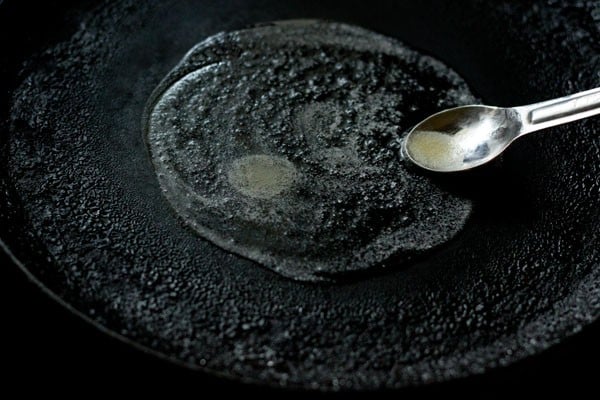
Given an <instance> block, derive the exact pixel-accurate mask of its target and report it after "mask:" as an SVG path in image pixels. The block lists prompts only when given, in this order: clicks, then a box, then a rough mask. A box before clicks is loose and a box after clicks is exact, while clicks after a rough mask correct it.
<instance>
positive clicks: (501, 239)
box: [0, 0, 600, 390]
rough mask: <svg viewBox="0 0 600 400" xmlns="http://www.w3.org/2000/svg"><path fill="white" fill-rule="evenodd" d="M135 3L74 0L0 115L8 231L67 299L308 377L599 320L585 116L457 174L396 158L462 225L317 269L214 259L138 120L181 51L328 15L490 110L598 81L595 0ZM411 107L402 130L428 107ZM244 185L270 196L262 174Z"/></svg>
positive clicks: (176, 355) (594, 138) (595, 162)
mask: <svg viewBox="0 0 600 400" xmlns="http://www.w3.org/2000/svg"><path fill="white" fill-rule="evenodd" d="M138 3H139V2H133V1H112V2H107V3H100V4H99V5H98V6H96V7H86V8H85V9H82V10H80V11H78V12H72V13H71V14H70V15H71V18H72V19H73V20H74V22H73V21H71V25H70V26H71V28H72V29H70V30H67V31H66V32H62V33H61V34H60V35H57V37H56V38H52V39H53V40H51V41H50V43H49V44H48V45H47V46H46V47H47V49H46V50H42V51H40V52H39V53H36V54H27V55H25V57H24V60H22V61H23V62H24V64H23V66H22V68H21V72H20V73H19V74H18V75H17V76H14V77H11V80H12V81H11V82H9V85H10V86H11V87H10V89H11V97H10V101H9V102H8V106H7V107H6V109H3V110H2V116H3V120H2V125H0V128H1V129H2V135H1V136H0V138H1V141H0V145H1V148H0V150H1V158H0V161H1V163H2V168H0V238H1V239H2V241H3V242H4V243H5V244H6V246H7V247H8V248H10V249H11V251H12V253H13V254H14V255H15V256H16V257H17V258H18V259H19V260H20V261H21V263H22V264H23V266H24V267H25V268H26V269H27V271H29V272H30V273H31V274H32V275H33V276H34V277H35V278H36V279H37V280H39V281H40V282H41V283H42V284H43V285H44V286H45V287H47V288H48V289H50V290H51V291H52V292H53V293H55V294H56V295H57V296H58V297H59V298H61V299H62V300H64V301H65V302H66V303H68V304H70V305H71V306H72V307H73V308H74V309H76V310H78V311H79V312H80V313H82V314H84V315H85V316H87V317H89V318H90V319H91V320H93V321H94V322H95V323H97V324H99V325H101V326H103V327H105V328H107V329H108V330H110V331H112V332H115V333H116V334H118V335H120V336H121V337H123V338H126V339H129V340H131V341H133V342H135V343H137V344H139V345H141V346H143V347H145V348H147V349H150V350H152V351H154V352H157V353H160V354H162V355H165V356H167V357H169V358H170V359H172V360H175V361H177V362H181V363H185V364H186V365H188V366H190V367H192V368H198V369H200V370H202V371H206V372H211V373H217V374H221V375H224V376H226V377H229V378H231V379H235V380H245V381H252V382H261V383H265V384H268V385H273V386H284V387H302V388H315V389H321V390H340V389H351V390H358V389H375V388H398V387H403V386H407V385H411V384H425V383H431V382H437V381H444V380H448V379H452V378H457V377H461V376H466V375H471V374H475V373H480V372H483V371H486V370H488V369H490V368H493V367H497V366H500V365H506V364H509V363H512V362H514V361H516V360H519V359H522V358H523V357H526V356H529V355H533V354H535V353H538V352H540V351H542V350H543V349H545V348H547V347H548V346H550V345H552V344H554V343H556V342H558V341H560V340H561V339H563V338H565V337H567V336H569V335H570V334H572V333H574V332H576V331H578V330H579V329H581V327H582V326H584V325H586V324H588V323H590V322H592V321H594V320H595V319H596V318H597V317H598V315H599V314H600V266H599V264H600V254H599V251H600V232H599V231H600V230H599V229H598V227H599V223H600V211H599V210H600V181H599V177H600V132H599V130H600V129H599V128H600V123H599V121H598V119H597V118H596V119H589V120H586V121H581V122H578V123H575V124H572V125H569V126H564V127H560V128H555V129H551V130H548V131H547V132H546V133H545V134H543V135H532V136H530V137H526V138H524V139H523V140H521V141H520V142H519V143H517V144H515V145H514V146H513V147H512V148H511V149H510V150H509V151H508V152H507V153H506V154H505V156H504V157H503V158H502V159H501V160H499V161H498V162H497V163H495V164H493V165H491V166H489V167H485V168H484V169H480V170H478V171H474V172H473V173H469V174H466V175H462V176H443V177H439V176H434V175H429V174H423V173H421V172H420V171H418V170H417V169H415V168H411V167H410V166H408V165H405V164H403V166H402V168H403V171H404V172H403V173H405V174H407V175H409V176H414V178H412V179H415V180H418V181H419V182H422V185H424V187H429V188H432V189H431V190H434V191H436V192H439V193H446V196H448V198H452V199H460V204H467V205H468V207H469V208H468V210H469V212H470V216H469V217H468V219H467V220H466V222H465V223H464V227H462V229H459V230H460V232H458V233H456V234H455V235H453V236H454V237H453V238H452V240H447V241H446V243H444V245H442V246H438V247H437V248H436V249H434V250H432V251H430V252H428V253H424V254H420V255H419V256H417V257H415V258H413V259H412V261H410V262H409V263H408V264H407V263H406V260H404V259H402V260H394V259H393V258H391V259H388V260H387V261H386V262H385V263H383V264H381V265H379V268H375V269H371V270H367V271H362V272H360V273H352V274H349V275H347V276H341V277H339V276H336V279H335V282H328V283H318V284H317V283H306V282H298V281H295V280H292V279H289V278H286V277H283V276H281V275H280V274H278V273H276V272H273V271H271V270H270V269H268V268H264V267H263V266H260V265H259V264H257V263H256V262H254V261H251V260H249V259H246V258H243V257H241V256H239V255H235V254H233V253H230V252H227V251H225V250H223V249H222V247H219V246H217V245H215V244H213V243H212V242H210V241H207V240H205V239H203V238H202V237H200V236H199V235H198V234H197V233H196V232H195V231H194V230H193V229H191V228H190V227H189V226H188V225H186V224H185V223H183V221H182V220H181V218H180V217H179V216H178V214H177V212H175V211H174V210H173V204H172V201H170V200H169V199H168V196H167V197H166V196H165V194H164V193H163V191H161V187H160V184H159V179H158V178H157V175H156V172H155V167H156V165H155V164H156V163H154V165H153V162H152V153H151V152H149V151H148V148H147V141H146V140H145V138H144V134H143V129H142V128H143V124H144V123H145V119H144V118H143V116H144V110H145V107H146V105H147V101H148V99H149V98H150V97H151V94H152V93H153V91H154V89H155V88H156V87H157V86H158V85H159V83H160V82H161V81H162V80H163V78H164V77H165V76H166V75H167V74H168V73H169V71H172V70H173V68H174V67H175V66H176V64H177V63H178V62H179V61H180V60H182V58H183V57H184V55H185V54H186V52H187V51H188V50H189V49H191V48H192V47H193V46H194V45H195V44H197V43H199V42H201V41H202V40H204V39H206V38H207V37H209V36H212V35H215V34H216V33H218V32H220V31H236V30H240V29H243V28H244V27H247V26H249V25H252V24H255V23H258V22H266V21H273V20H287V19H298V18H318V19H325V20H327V19H329V20H335V21H339V22H342V23H347V24H352V25H356V26H360V27H363V28H366V29H369V30H371V31H375V32H378V33H381V34H384V35H385V36H388V37H390V38H395V39H398V40H401V41H402V42H403V43H405V44H406V45H408V46H410V47H411V48H412V49H416V50H410V51H417V52H420V53H423V54H427V55H430V56H432V57H434V58H435V59H437V60H440V61H441V62H442V63H444V64H445V65H446V66H448V67H449V68H451V69H452V70H453V71H455V72H456V74H458V75H457V77H458V76H460V79H462V80H464V82H466V84H467V85H468V88H469V89H470V91H471V92H472V93H473V95H474V96H476V97H477V98H480V99H481V100H482V101H483V102H485V103H488V104H497V105H519V104H526V103H531V102H534V101H541V100H544V99H547V98H552V97H557V96H560V95H565V94H568V93H570V92H575V91H578V90H584V89H588V88H591V87H595V86H599V85H600V75H599V70H600V27H599V25H600V3H599V2H598V1H587V2H586V1H581V2H564V3H563V2H556V1H546V2H539V1H536V2H528V1H522V2H518V3H517V2H508V1H507V2H501V1H499V2H489V1H469V2H464V4H463V3H461V7H460V9H459V8H453V6H452V2H442V1H433V0H425V1H420V2H402V4H399V2H392V1H390V2H379V1H369V2H347V1H346V2H323V1H319V2H316V1H315V2H310V1H308V2H307V1H289V2H288V1H286V2H279V1H240V2H235V1H222V2H208V1H207V2H202V1H190V2H180V1H163V2H152V3H150V2H148V3H147V4H143V5H142V4H138ZM404 3H406V4H404ZM417 3H418V4H417ZM361 32H362V31H361ZM402 46H404V45H402ZM15 62H16V61H15ZM19 62H21V61H19ZM444 68H446V67H444ZM190 72H191V71H190ZM457 77H456V78H453V79H459V78H457ZM432 82H433V83H432V86H435V84H436V81H432ZM425 83H427V82H425ZM438 83H439V82H438ZM421 84H423V83H421ZM435 89H436V88H435V87H434V89H433V90H435ZM443 89H447V87H446V88H443ZM465 90H466V89H465ZM215 103H216V102H215ZM441 105H444V104H443V103H440V105H439V106H441ZM407 106H408V105H406V104H404V105H401V106H399V107H398V108H399V111H400V112H402V111H404V114H403V115H404V117H403V118H400V119H399V121H398V124H397V125H398V128H397V129H396V130H395V131H394V135H396V134H400V133H401V132H402V131H403V129H408V127H410V126H411V125H412V124H414V123H415V122H418V121H419V120H420V119H422V118H424V117H426V116H427V115H428V114H429V113H432V112H434V111H437V110H436V105H434V104H432V103H426V104H419V105H418V107H417V108H416V109H415V112H413V113H410V112H406V109H405V108H403V107H407ZM336 107H337V105H336ZM349 108H352V107H349ZM382 109H383V110H384V111H385V107H382ZM309 111H310V110H309ZM265 115H267V114H265ZM386 118H387V117H386ZM267 122H268V121H267ZM311 123H315V121H312V120H311ZM392 142H393V141H392ZM389 143H390V142H386V145H387V144H389ZM211 146H212V143H211ZM271 146H272V144H271ZM392 147H393V146H392ZM372 151H373V150H369V151H367V152H366V153H365V154H367V155H369V154H374V153H372ZM269 154H270V155H273V154H272V153H269ZM276 155H277V156H278V157H279V156H281V154H276ZM249 156H252V155H251V154H243V155H242V158H241V159H239V158H238V159H237V160H238V161H236V163H234V164H232V165H233V166H234V167H233V168H234V169H233V171H234V172H231V173H230V174H229V175H228V179H229V183H230V184H232V185H235V184H237V183H236V182H247V180H246V181H244V180H243V179H242V180H241V181H240V180H239V179H238V178H239V176H240V175H239V171H245V170H244V168H246V165H247V163H248V162H256V161H257V160H259V161H260V162H263V161H264V159H262V158H258V159H257V158H250V159H248V158H244V157H249ZM253 157H254V156H253ZM261 160H262V161H261ZM269 160H270V161H269V162H276V163H279V164H277V165H279V166H280V167H281V168H279V170H280V172H281V171H283V172H281V174H283V175H281V174H280V175H278V176H279V178H277V179H280V180H281V181H282V182H284V183H285V185H283V186H282V187H283V189H277V190H281V192H282V193H283V191H284V190H288V188H290V187H292V186H293V184H294V182H296V180H295V179H296V175H294V172H293V167H290V166H289V165H288V164H286V162H287V161H281V160H279V159H277V160H276V161H273V160H272V159H269ZM278 160H279V161H278ZM399 162H402V161H399ZM245 163H246V164H245ZM236 168H237V169H236ZM236 171H237V172H236ZM290 171H292V172H290ZM236 174H238V175H236ZM242 175H243V174H242ZM281 176H283V177H284V178H281ZM236 179H237V180H236ZM231 182H233V183H231ZM386 182H387V181H386ZM163 189H164V188H163ZM244 190H246V189H244ZM248 190H250V189H248ZM253 190H254V189H253ZM246 193H253V194H255V195H256V196H255V197H256V198H259V199H262V200H264V196H267V194H269V193H272V188H270V187H266V188H265V187H262V188H260V190H259V191H254V192H246ZM265 193H267V194H265ZM278 193H279V192H278ZM261 196H262V197H261ZM269 196H270V195H269ZM267 197H268V196H267ZM262 200H261V201H262ZM257 201H258V200H257ZM374 226H381V225H380V224H379V225H377V224H375V225H374ZM461 226H462V225H461ZM345 245H346V244H345ZM400 261H403V262H402V263H400ZM342 275H343V274H342Z"/></svg>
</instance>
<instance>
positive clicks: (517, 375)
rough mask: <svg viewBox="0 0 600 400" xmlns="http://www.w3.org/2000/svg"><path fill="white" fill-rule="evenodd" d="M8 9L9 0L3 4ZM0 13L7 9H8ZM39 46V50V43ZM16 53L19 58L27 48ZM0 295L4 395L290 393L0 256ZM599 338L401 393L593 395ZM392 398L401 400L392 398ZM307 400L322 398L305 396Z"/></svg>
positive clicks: (599, 370)
mask: <svg viewBox="0 0 600 400" xmlns="http://www.w3.org/2000/svg"><path fill="white" fill-rule="evenodd" d="M32 3H33V2H32ZM52 3H54V2H52V1H49V2H44V3H40V4H35V3H34V4H35V5H33V4H32V6H33V7H38V6H41V7H43V8H44V9H45V11H44V12H40V13H36V15H38V16H39V18H40V19H39V20H36V19H31V20H28V21H19V23H18V24H16V26H17V25H18V27H17V28H16V29H13V28H12V27H7V26H4V27H0V33H2V35H1V36H2V37H0V45H2V46H6V45H8V44H9V43H10V35H7V34H6V33H7V32H12V34H17V35H23V34H25V35H27V34H28V32H31V31H30V30H29V28H30V27H32V26H36V25H38V24H46V25H48V24H50V25H51V24H52V11H53V6H52ZM0 4H2V0H0ZM10 4H11V3H10V2H8V3H7V4H3V5H2V6H3V7H6V6H9V5H10ZM13 4H15V2H13ZM3 11H5V12H10V7H9V10H6V9H4V10H3ZM56 29H60V28H59V27H56ZM37 44H38V45H43V40H42V41H41V42H39V43H37ZM22 51H23V52H24V53H25V52H27V51H29V49H22ZM0 72H2V73H4V74H6V73H8V72H10V71H6V70H5V68H4V67H3V65H2V61H1V60H0ZM0 79H2V78H1V77H0ZM0 86H1V85H0ZM2 90H4V89H2ZM0 293H1V301H0V318H1V319H0V321H1V325H0V340H1V342H0V343H1V344H2V350H1V353H0V354H1V358H0V360H1V362H2V365H3V366H4V368H3V370H4V372H2V373H1V375H0V376H2V380H1V381H0V383H1V385H0V388H2V391H7V390H8V391H10V390H11V389H16V390H18V391H19V392H20V393H22V394H25V393H26V392H29V391H32V390H34V391H43V392H45V393H46V394H50V393H54V394H56V393H64V394H66V393H69V392H79V393H80V394H82V395H83V394H84V393H85V392H88V391H91V392H93V393H99V392H102V391H107V392H111V393H115V394H116V393H120V394H121V393H123V392H124V391H128V392H132V393H136V394H156V393H158V392H159V391H168V392H171V393H173V392H179V393H184V392H187V393H192V394H195V396H194V397H196V395H197V396H199V397H202V396H201V394H203V393H207V392H208V391H218V392H219V393H220V395H221V396H226V395H229V394H243V395H244V396H251V395H260V396H261V397H269V395H277V396H278V397H280V396H282V395H283V396H286V397H287V396H291V394H290V393H288V392H285V393H281V391H273V390H270V389H267V388H261V387H249V386H242V385H240V384H236V383H234V382H228V381H221V380H219V379H216V378H213V377H209V376H206V375H203V374H199V373H195V372H192V371H189V370H186V369H183V368H180V367H177V366H175V365H173V364H170V363H168V362H165V361H162V360H160V359H157V358H155V357H153V356H150V355H147V354H145V353H143V352H141V351H139V350H137V349H134V348H132V347H130V346H129V345H126V344H124V343H121V342H120V341H118V340H116V339H114V338H112V337H109V336H108V335H106V334H104V333H102V332H100V331H99V330H97V329H96V328H95V327H93V326H91V325H89V324H88V323H86V322H84V321H82V320H80V319H79V318H78V317H76V316H74V315H73V314H71V313H70V311H68V310H66V309H64V308H63V307H62V306H60V305H59V304H57V303H56V302H54V301H53V300H51V299H50V298H49V297H48V296H47V295H46V294H45V293H43V292H42V291H41V290H40V289H39V288H38V287H37V286H36V285H35V284H33V283H31V282H30V281H29V280H28V279H27V277H26V276H25V274H24V273H23V272H22V271H21V270H19V268H17V267H16V266H15V265H14V264H12V262H11V261H10V259H9V258H8V257H7V256H6V255H5V254H4V253H3V252H2V251H0ZM599 339H600V321H597V322H596V323H595V324H592V325H590V326H588V327H586V328H585V329H584V330H583V331H582V332H581V333H579V334H578V335H575V336H574V337H571V338H569V339H567V340H565V341H564V342H563V343H561V344H559V345H556V346H554V347H553V348H551V349H550V350H547V351H546V352H544V353H542V354H541V355H539V356H536V357H533V358H529V359H526V360H523V361H521V362H519V363H517V364H514V365H512V366H510V367H506V368H501V369H497V370H494V371H492V372H490V373H488V374H485V375H482V376H475V377H472V378H468V379H462V380H457V381H453V382H449V383H446V384H441V385H435V386H431V387H424V388H410V389H407V390H404V391H403V393H401V395H407V394H409V395H418V396H421V395H423V394H434V395H437V396H440V397H441V396H444V397H447V396H448V395H454V394H462V393H464V392H471V393H476V394H479V395H485V396H486V397H489V396H491V395H494V394H499V393H503V392H506V391H510V392H522V391H532V392H534V393H537V394H541V393H551V394H554V393H555V392H556V391H559V390H563V389H566V390H568V391H569V392H571V393H572V395H573V396H575V395H576V393H575V392H577V391H591V393H592V394H593V393H594V392H595V390H596V389H597V388H598V386H599V385H598V381H599V380H600V367H599V364H598V357H599V355H600V344H599ZM190 390H192V392H190ZM391 395H392V396H394V397H395V398H398V397H399V394H398V393H392V394H391ZM307 397H308V396H307ZM310 397H311V398H314V397H321V396H316V395H314V394H310ZM344 397H347V396H344ZM390 397H391V396H390Z"/></svg>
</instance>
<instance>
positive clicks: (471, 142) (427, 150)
mask: <svg viewBox="0 0 600 400" xmlns="http://www.w3.org/2000/svg"><path fill="white" fill-rule="evenodd" d="M520 127H521V119H520V116H519V114H518V113H517V112H515V111H514V110H512V109H509V108H499V107H491V106H483V105H472V106H463V107H456V108H451V109H448V110H444V111H442V112H439V113H437V114H434V115H432V116H430V117H429V118H427V119H425V120H424V121H422V122H421V123H419V124H418V125H417V126H415V127H414V128H413V129H412V130H411V131H410V133H409V134H408V136H407V138H406V140H405V141H404V153H405V155H406V156H407V157H408V158H409V159H410V160H411V161H412V162H414V163H415V164H417V165H419V166H420V167H422V168H425V169H428V170H430V171H439V172H452V171H458V170H464V169H470V168H474V167H477V166H479V165H481V164H485V163H487V162H488V161H490V160H491V159H493V158H494V157H496V156H498V155H499V154H500V153H502V152H503V151H504V149H506V147H508V145H509V144H510V143H511V142H512V141H513V140H514V139H516V138H517V136H518V133H519V130H520Z"/></svg>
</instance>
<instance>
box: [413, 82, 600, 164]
mask: <svg viewBox="0 0 600 400" xmlns="http://www.w3.org/2000/svg"><path fill="white" fill-rule="evenodd" d="M596 114H600V87H599V88H595V89H591V90H587V91H585V92H580V93H575V94H572V95H570V96H566V97H561V98H558V99H554V100H548V101H544V102H541V103H536V104H530V105H527V106H521V107H513V108H500V107H490V106H484V105H469V106H462V107H456V108H451V109H448V110H444V111H441V112H439V113H437V114H433V115H432V116H430V117H428V118H427V119H425V120H424V121H422V122H421V123H419V124H418V125H417V126H415V127H414V128H413V129H412V130H411V131H410V132H409V133H408V135H407V136H406V138H405V140H404V142H403V152H404V154H405V155H406V156H407V157H408V159H410V160H411V161H413V162H414V163H415V164H417V165H418V166H420V167H423V168H425V169H428V170H430V171H437V172H454V171H463V170H467V169H471V168H473V167H477V166H479V165H482V164H485V163H487V162H488V161H490V160H492V159H493V158H495V157H497V156H498V155H499V154H500V153H502V152H503V151H504V150H505V149H506V148H507V147H508V146H509V145H510V144H511V143H512V142H513V141H514V140H515V139H517V138H519V137H521V136H523V135H526V134H528V133H531V132H535V131H539V130H540V129H545V128H549V127H551V126H556V125H561V124H565V123H567V122H571V121H575V120H578V119H582V118H586V117H591V116H592V115H596Z"/></svg>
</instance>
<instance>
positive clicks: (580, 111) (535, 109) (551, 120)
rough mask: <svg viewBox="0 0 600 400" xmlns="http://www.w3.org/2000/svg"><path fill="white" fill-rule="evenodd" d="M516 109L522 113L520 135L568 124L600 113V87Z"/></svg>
mask: <svg viewBox="0 0 600 400" xmlns="http://www.w3.org/2000/svg"><path fill="white" fill-rule="evenodd" d="M514 110H515V111H517V112H518V113H519V114H520V115H521V121H522V124H523V125H522V127H521V132H520V135H524V134H527V133H530V132H535V131H539V130H540V129H545V128H549V127H551V126H556V125H562V124H566V123H567V122H572V121H576V120H578V119H582V118H587V117H591V116H593V115H597V114H600V87H598V88H595V89H591V90H586V91H584V92H579V93H575V94H572V95H569V96H565V97H560V98H558V99H553V100H547V101H543V102H541V103H535V104H529V105H526V106H521V107H515V108H514Z"/></svg>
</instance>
